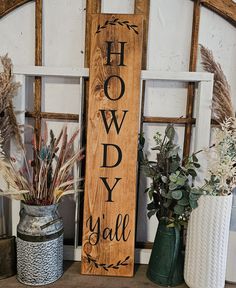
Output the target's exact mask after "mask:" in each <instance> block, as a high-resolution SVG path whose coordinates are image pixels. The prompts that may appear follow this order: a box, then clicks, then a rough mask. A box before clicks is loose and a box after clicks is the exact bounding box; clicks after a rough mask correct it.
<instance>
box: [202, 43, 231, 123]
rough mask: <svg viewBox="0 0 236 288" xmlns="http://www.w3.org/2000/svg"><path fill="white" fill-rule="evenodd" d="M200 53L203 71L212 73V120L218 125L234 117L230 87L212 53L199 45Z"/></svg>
mask: <svg viewBox="0 0 236 288" xmlns="http://www.w3.org/2000/svg"><path fill="white" fill-rule="evenodd" d="M200 51H201V56H202V65H203V68H204V70H205V71H207V72H210V73H214V86H213V98H212V118H213V119H214V120H216V121H217V122H218V123H219V124H220V123H223V122H224V121H225V120H226V119H228V118H231V117H232V118H234V117H235V113H234V109H233V103H232V99H231V91H230V86H229V83H228V81H227V79H226V77H225V74H224V72H223V71H222V68H221V66H220V64H219V63H216V61H215V59H214V57H213V54H212V52H211V51H210V50H209V49H207V48H206V47H204V46H203V45H200Z"/></svg>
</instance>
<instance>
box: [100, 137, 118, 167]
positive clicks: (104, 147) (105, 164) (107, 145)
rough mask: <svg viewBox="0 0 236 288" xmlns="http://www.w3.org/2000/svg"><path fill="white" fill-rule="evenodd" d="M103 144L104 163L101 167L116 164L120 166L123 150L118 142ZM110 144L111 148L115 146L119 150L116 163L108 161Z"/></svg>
mask: <svg viewBox="0 0 236 288" xmlns="http://www.w3.org/2000/svg"><path fill="white" fill-rule="evenodd" d="M102 145H103V164H102V166H101V167H104V168H114V167H116V166H118V165H119V164H120V162H121V160H122V151H121V149H120V147H119V146H118V145H116V144H104V143H102ZM109 146H110V148H114V149H115V150H116V151H117V160H116V163H114V164H110V165H109V164H108V163H107V158H108V157H107V152H108V147H109Z"/></svg>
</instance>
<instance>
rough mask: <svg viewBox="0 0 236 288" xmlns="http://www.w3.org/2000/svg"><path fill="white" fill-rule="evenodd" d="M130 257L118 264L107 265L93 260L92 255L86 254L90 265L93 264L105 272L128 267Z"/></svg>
mask: <svg viewBox="0 0 236 288" xmlns="http://www.w3.org/2000/svg"><path fill="white" fill-rule="evenodd" d="M129 258H130V256H127V257H126V258H125V259H124V260H123V261H122V260H119V261H118V262H117V263H116V264H105V263H98V262H97V260H96V259H95V258H93V257H92V256H91V255H90V254H88V253H86V257H85V259H87V261H88V263H89V264H90V263H92V264H93V265H94V266H95V267H96V268H103V269H104V270H106V271H108V270H109V269H119V268H121V267H122V266H127V265H128V263H127V261H128V260H129Z"/></svg>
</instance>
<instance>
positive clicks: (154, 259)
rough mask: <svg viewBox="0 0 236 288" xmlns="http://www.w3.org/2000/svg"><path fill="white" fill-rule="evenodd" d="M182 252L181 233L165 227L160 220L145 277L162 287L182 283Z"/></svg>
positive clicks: (164, 222) (163, 221)
mask: <svg viewBox="0 0 236 288" xmlns="http://www.w3.org/2000/svg"><path fill="white" fill-rule="evenodd" d="M183 269H184V252H183V244H182V237H181V231H180V230H179V229H178V228H177V227H167V226H166V221H165V220H161V221H160V222H159V226H158V229H157V233H156V237H155V241H154V244H153V248H152V253H151V257H150V261H149V264H148V269H147V277H148V278H149V279H150V280H151V281H152V282H154V283H156V284H158V285H162V286H177V285H179V284H181V283H183V282H184V277H183Z"/></svg>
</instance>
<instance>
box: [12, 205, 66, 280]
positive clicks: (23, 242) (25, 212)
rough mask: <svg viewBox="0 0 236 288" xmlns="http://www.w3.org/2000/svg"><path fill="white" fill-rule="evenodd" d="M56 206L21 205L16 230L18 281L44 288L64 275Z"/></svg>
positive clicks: (61, 243) (60, 234) (59, 221)
mask: <svg viewBox="0 0 236 288" xmlns="http://www.w3.org/2000/svg"><path fill="white" fill-rule="evenodd" d="M57 208H58V206H57V205H56V204H55V205H49V206H32V205H26V204H24V203H23V204H22V209H21V212H20V222H19V224H18V226H17V242H16V244H17V245H16V246H17V279H18V280H19V281H20V282H21V283H24V284H27V285H45V284H49V283H52V282H54V281H56V280H57V279H59V278H60V277H61V276H62V273H63V223H62V219H61V218H60V217H59V215H58V212H57Z"/></svg>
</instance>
